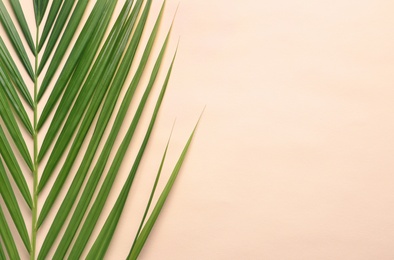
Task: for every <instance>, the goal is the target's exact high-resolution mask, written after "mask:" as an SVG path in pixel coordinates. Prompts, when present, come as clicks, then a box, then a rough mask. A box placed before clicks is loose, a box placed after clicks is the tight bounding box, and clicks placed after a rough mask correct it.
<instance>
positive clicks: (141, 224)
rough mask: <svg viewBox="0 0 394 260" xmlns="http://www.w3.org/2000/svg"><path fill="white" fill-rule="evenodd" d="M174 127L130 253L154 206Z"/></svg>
mask: <svg viewBox="0 0 394 260" xmlns="http://www.w3.org/2000/svg"><path fill="white" fill-rule="evenodd" d="M174 125H175V122H174ZM174 125H173V126H172V129H171V133H170V137H169V138H168V141H167V145H166V149H165V150H164V154H163V157H162V159H161V163H160V167H159V170H158V171H157V174H156V179H155V182H154V184H153V187H152V191H151V193H150V196H149V199H148V203H147V204H146V208H145V211H144V215H143V216H142V219H141V222H140V226H139V227H138V230H137V232H136V234H135V237H134V241H133V245H132V246H131V250H130V251H132V250H133V248H134V245H135V243H136V241H137V238H138V235H139V234H140V232H141V230H142V227H143V225H144V223H145V219H146V217H147V216H148V212H149V209H150V206H151V204H152V200H153V197H154V195H155V192H156V188H157V184H158V183H159V180H160V176H161V171H162V170H163V165H164V161H165V158H166V156H167V151H168V146H169V144H170V140H171V136H172V131H173V130H174Z"/></svg>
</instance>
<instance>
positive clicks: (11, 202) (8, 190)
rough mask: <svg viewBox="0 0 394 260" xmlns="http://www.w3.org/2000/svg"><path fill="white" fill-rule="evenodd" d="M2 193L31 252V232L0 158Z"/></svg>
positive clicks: (0, 191)
mask: <svg viewBox="0 0 394 260" xmlns="http://www.w3.org/2000/svg"><path fill="white" fill-rule="evenodd" d="M0 183H1V185H0V194H1V197H2V198H3V200H4V202H5V204H6V206H7V208H8V212H9V213H10V215H11V218H12V220H13V221H14V223H15V226H16V228H17V230H18V233H19V235H20V236H21V238H22V241H23V243H24V245H25V247H26V249H27V251H28V252H30V239H29V233H28V232H27V228H26V224H25V221H24V219H23V217H22V213H21V210H20V208H19V205H18V202H17V200H16V197H15V194H14V192H13V190H12V187H11V183H10V181H9V180H8V177H7V174H6V171H5V168H4V165H3V162H2V161H1V159H0Z"/></svg>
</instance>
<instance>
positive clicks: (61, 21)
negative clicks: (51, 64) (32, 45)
mask: <svg viewBox="0 0 394 260" xmlns="http://www.w3.org/2000/svg"><path fill="white" fill-rule="evenodd" d="M75 1H76V0H68V1H65V2H64V4H63V6H62V9H61V10H60V12H59V15H58V16H57V18H56V22H55V25H54V26H53V30H52V33H51V35H50V36H49V40H48V43H47V46H46V48H45V51H44V54H43V55H42V58H41V62H40V66H39V67H38V74H40V73H41V71H42V69H43V68H44V66H45V64H46V62H47V61H48V58H49V56H50V55H51V53H52V51H53V50H54V49H55V44H56V42H57V41H58V40H59V35H60V33H61V32H62V30H63V28H64V25H65V23H66V21H67V18H68V16H69V15H70V13H71V9H72V8H73V6H74V3H75ZM88 2H89V1H87V0H82V1H81V0H80V1H78V4H79V6H76V7H75V8H81V10H79V11H80V13H82V14H83V13H84V11H85V8H86V5H87V3H88ZM75 12H76V10H75V11H74V13H75ZM79 17H82V15H81V16H78V18H79ZM71 19H72V18H71ZM71 19H70V22H69V25H68V28H70V29H69V32H70V33H68V34H65V35H66V36H68V37H65V36H63V37H62V39H61V41H60V43H59V46H62V48H63V49H59V47H58V50H59V51H57V53H58V54H57V56H55V55H56V54H55V55H54V58H55V59H59V60H61V58H62V57H63V55H64V52H65V51H66V49H67V47H68V44H69V43H70V41H71V38H72V36H73V35H74V32H75V29H76V26H75V25H78V24H79V22H80V21H79V20H76V21H74V20H71ZM79 19H80V18H79ZM72 25H74V26H72ZM66 30H67V29H66ZM65 32H66V31H65ZM42 41H43V40H41V43H42V44H44V42H42Z"/></svg>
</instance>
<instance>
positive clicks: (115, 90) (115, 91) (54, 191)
mask: <svg viewBox="0 0 394 260" xmlns="http://www.w3.org/2000/svg"><path fill="white" fill-rule="evenodd" d="M140 2H141V3H142V0H140ZM129 5H130V7H131V5H132V1H129ZM137 14H138V12H135V16H137ZM126 17H127V15H126ZM130 50H132V49H130V48H129V49H128V51H127V53H126V54H125V58H124V60H123V61H122V64H121V65H120V67H119V71H118V73H117V74H116V77H115V79H114V80H113V82H112V85H113V86H111V88H110V91H109V93H108V95H107V98H106V100H105V102H104V104H103V108H102V109H101V113H100V116H99V119H98V121H97V124H96V128H95V131H94V133H93V136H92V138H91V141H90V143H89V147H88V149H87V151H86V152H85V156H84V159H83V162H84V164H87V162H89V163H88V164H89V165H90V163H91V161H92V159H93V157H94V155H95V152H96V150H97V147H98V145H99V143H100V140H101V138H102V136H103V134H104V131H105V129H106V126H107V124H108V121H109V119H110V117H111V115H112V111H113V109H114V107H115V104H116V101H117V99H118V96H119V93H120V91H121V89H122V86H123V83H124V80H125V79H126V77H127V74H128V73H127V72H128V69H129V68H130V66H131V61H130V64H127V63H128V62H129V59H132V56H133V55H132V54H133V53H132V52H130ZM87 116H88V113H87V114H86V115H85V119H84V123H83V124H82V125H81V126H80V129H79V131H78V133H77V135H76V137H75V139H74V142H73V145H72V147H71V149H70V151H69V153H68V155H67V158H66V161H65V163H64V164H63V167H62V169H61V171H60V173H59V174H58V175H57V178H56V181H55V183H54V185H53V186H52V188H51V191H50V193H49V195H48V197H47V199H46V201H45V203H44V206H43V208H42V210H41V213H40V218H39V221H38V225H39V226H40V225H41V223H42V221H43V220H44V218H45V217H46V215H47V213H48V212H49V210H50V209H51V207H52V205H53V203H54V201H55V199H56V197H57V195H58V194H59V192H60V190H61V188H62V187H63V184H64V181H65V179H66V178H67V176H68V173H69V171H70V169H71V167H72V165H73V163H74V161H75V159H76V157H77V155H78V152H79V149H80V147H81V146H82V143H83V141H82V140H83V139H84V138H85V136H86V133H87V131H88V129H89V125H90V124H91V122H90V120H89V121H85V120H86V119H87ZM47 166H48V165H47ZM48 169H49V168H47V167H46V169H45V170H48ZM45 170H44V171H45ZM52 170H53V169H50V171H52Z"/></svg>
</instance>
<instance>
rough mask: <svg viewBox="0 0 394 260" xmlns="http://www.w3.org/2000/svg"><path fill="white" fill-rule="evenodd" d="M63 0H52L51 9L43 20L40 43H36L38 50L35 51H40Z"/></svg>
mask: <svg viewBox="0 0 394 260" xmlns="http://www.w3.org/2000/svg"><path fill="white" fill-rule="evenodd" d="M63 1H64V0H54V1H53V2H52V5H51V9H50V10H49V14H48V18H47V19H46V21H45V25H44V29H43V30H42V33H41V38H40V43H39V44H38V51H37V52H40V51H41V48H42V46H43V45H44V43H45V41H46V39H47V37H48V35H49V32H50V31H51V29H52V27H53V24H54V21H55V19H56V16H57V14H58V12H59V10H60V6H61V5H62V3H63Z"/></svg>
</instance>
